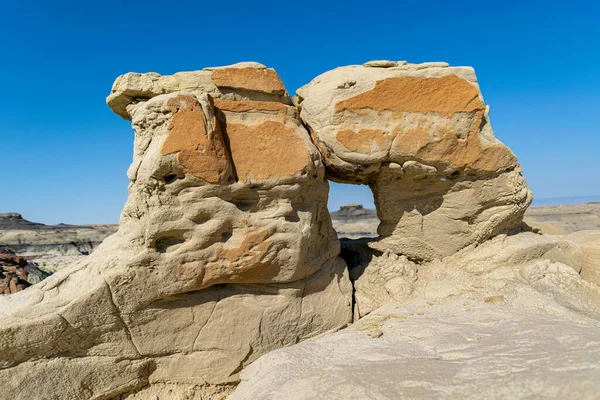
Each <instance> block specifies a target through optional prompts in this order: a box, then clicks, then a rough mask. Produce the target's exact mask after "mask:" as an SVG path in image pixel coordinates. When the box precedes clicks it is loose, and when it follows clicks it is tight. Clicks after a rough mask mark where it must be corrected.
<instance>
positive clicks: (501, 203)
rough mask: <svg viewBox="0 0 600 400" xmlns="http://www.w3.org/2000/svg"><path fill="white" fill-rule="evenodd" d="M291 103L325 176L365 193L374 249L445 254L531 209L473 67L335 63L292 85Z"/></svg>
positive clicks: (498, 229) (410, 254)
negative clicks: (371, 204)
mask: <svg viewBox="0 0 600 400" xmlns="http://www.w3.org/2000/svg"><path fill="white" fill-rule="evenodd" d="M296 102H297V103H298V106H299V107H300V109H301V114H300V115H301V118H302V121H303V122H304V123H305V124H306V125H307V126H308V128H309V130H310V132H311V135H312V137H313V141H314V142H315V143H316V145H317V146H318V148H319V150H320V151H321V153H322V154H323V158H324V161H325V163H326V166H327V173H328V175H329V176H330V177H331V178H332V179H333V180H335V181H338V182H343V183H359V184H367V185H369V186H370V188H371V190H372V191H373V195H374V197H375V204H376V207H377V213H378V216H379V219H380V220H381V224H380V225H379V228H378V233H379V234H380V235H381V236H382V239H381V240H380V241H379V243H378V248H379V249H380V250H382V251H384V250H390V251H393V252H396V253H402V254H404V255H406V256H407V257H409V258H412V259H419V260H431V259H434V258H441V257H444V256H448V255H451V254H453V253H455V252H457V251H459V250H460V249H462V248H464V247H466V246H468V245H471V244H477V243H481V242H483V241H484V240H486V239H488V238H489V237H492V236H494V235H496V234H498V233H500V232H502V231H505V230H508V229H511V228H514V227H516V226H518V225H519V224H520V222H521V220H522V216H523V213H524V212H525V210H526V208H527V207H528V205H529V204H530V203H531V193H530V191H529V189H528V188H527V185H526V183H525V180H524V179H523V177H522V176H521V173H520V172H521V168H520V166H519V164H518V162H517V159H516V157H515V155H514V154H513V153H512V152H511V151H510V149H508V148H507V147H506V146H505V145H503V144H502V143H501V142H499V141H498V140H497V139H496V138H495V137H494V133H493V131H492V128H491V125H490V121H489V115H488V108H487V107H486V106H485V104H484V102H483V97H482V96H481V93H480V91H479V87H478V85H477V80H476V77H475V73H474V71H473V69H472V68H469V67H448V65H447V64H445V63H424V64H416V65H414V64H407V63H403V62H398V63H393V62H382V61H377V62H370V63H367V64H365V66H348V67H341V68H337V69H335V70H332V71H329V72H326V73H324V74H322V75H320V76H318V77H317V78H315V79H314V80H313V81H312V82H310V83H309V84H308V85H306V86H304V87H302V88H300V89H299V90H298V92H297V96H296Z"/></svg>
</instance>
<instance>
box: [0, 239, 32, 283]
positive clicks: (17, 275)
mask: <svg viewBox="0 0 600 400" xmlns="http://www.w3.org/2000/svg"><path fill="white" fill-rule="evenodd" d="M25 266H27V260H26V259H24V258H23V257H19V256H17V255H15V254H12V253H10V252H9V251H7V250H3V249H0V294H11V293H16V292H20V291H21V290H23V289H26V288H27V287H29V286H31V284H30V283H29V282H28V281H27V275H28V274H27V271H25Z"/></svg>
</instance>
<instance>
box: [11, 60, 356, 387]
mask: <svg viewBox="0 0 600 400" xmlns="http://www.w3.org/2000/svg"><path fill="white" fill-rule="evenodd" d="M108 103H109V105H110V106H111V107H112V108H113V110H114V111H115V112H116V113H118V114H119V115H121V116H122V117H124V118H127V119H131V121H132V125H133V128H134V131H135V142H134V158H133V162H132V165H131V167H130V169H129V171H128V176H129V178H130V179H131V184H130V187H129V197H128V200H127V203H126V205H125V207H124V209H123V212H122V215H121V220H120V225H119V231H118V232H117V233H116V234H114V235H112V236H110V237H109V238H107V239H106V240H105V241H104V243H103V244H102V245H101V246H100V247H99V248H98V249H97V250H96V251H95V252H94V253H93V254H92V255H91V256H89V257H88V258H85V259H83V260H80V261H78V262H76V263H75V264H73V265H71V266H69V267H67V268H65V269H63V270H60V271H59V272H57V273H56V274H54V275H53V276H52V277H50V278H49V279H47V280H45V281H44V282H42V283H40V284H39V285H36V286H33V287H31V288H29V289H28V290H26V291H23V292H20V293H17V294H15V295H11V296H9V297H8V298H3V299H0V300H1V301H0V313H1V314H2V318H0V321H1V325H0V326H2V328H1V329H0V368H2V370H1V371H0V377H2V379H6V380H7V381H9V377H10V379H13V380H15V379H20V378H19V377H21V378H22V379H25V376H26V377H27V380H28V381H29V382H36V384H37V387H36V390H37V391H38V392H42V393H53V395H55V396H56V398H70V399H90V398H103V399H109V398H132V399H133V398H149V396H159V395H160V394H164V395H166V394H167V393H180V394H181V395H182V396H183V395H185V396H188V397H189V398H209V396H213V395H214V396H215V397H218V395H219V393H222V394H226V393H228V392H229V391H230V390H231V387H232V385H234V384H235V383H236V382H237V381H238V374H239V372H240V370H241V369H242V368H243V367H244V366H246V365H247V364H249V363H251V362H252V361H253V360H255V359H256V358H257V357H259V356H260V355H262V354H264V353H266V352H268V351H270V350H273V349H276V348H279V347H281V346H286V345H291V344H295V343H297V342H298V341H301V340H303V339H306V338H308V337H311V336H314V335H316V334H319V333H321V332H324V331H327V330H329V329H334V328H337V327H340V326H343V325H344V324H346V323H348V322H349V321H350V320H351V292H352V289H351V285H350V282H349V279H348V275H347V271H346V266H345V263H344V262H343V260H342V259H341V258H339V257H338V253H339V242H338V240H337V238H336V235H335V231H334V230H333V229H332V227H331V221H330V218H329V214H328V212H327V209H326V202H327V194H328V183H327V181H326V179H325V174H324V166H323V163H322V161H321V156H320V154H319V152H318V151H317V149H316V147H315V146H314V145H313V144H312V142H311V140H310V137H309V135H308V133H307V132H306V130H305V129H304V128H303V127H302V125H301V124H300V121H299V119H298V118H297V112H296V109H295V108H294V107H293V106H291V105H290V102H289V98H288V96H287V94H286V92H285V89H284V88H283V85H282V84H281V81H280V80H279V78H278V77H277V75H276V73H275V72H274V71H273V70H270V69H266V68H265V67H263V66H261V65H258V64H255V63H250V64H242V65H236V66H232V67H225V68H216V69H207V70H203V71H198V72H191V73H180V74H176V75H174V76H171V77H162V76H159V75H157V74H144V75H141V74H127V75H124V76H123V77H120V78H119V79H117V81H116V83H115V86H114V88H113V93H112V94H111V96H109V98H108ZM25 332H26V334H25ZM57 371H60V373H59V374H57ZM70 371H72V372H70ZM25 374H26V375H25ZM67 376H68V377H69V378H67ZM7 390H8V392H6V391H5V393H4V395H5V396H8V397H10V398H14V399H21V398H22V399H25V398H29V397H28V396H29V394H28V393H31V391H29V392H27V391H23V390H22V388H20V387H19V386H18V385H8V389H7Z"/></svg>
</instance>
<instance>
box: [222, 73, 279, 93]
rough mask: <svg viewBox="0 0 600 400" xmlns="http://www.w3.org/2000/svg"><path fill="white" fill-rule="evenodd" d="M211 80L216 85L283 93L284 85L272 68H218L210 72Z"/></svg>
mask: <svg viewBox="0 0 600 400" xmlns="http://www.w3.org/2000/svg"><path fill="white" fill-rule="evenodd" d="M212 80H213V82H214V83H215V85H216V86H217V87H228V88H236V89H246V90H252V91H256V92H265V93H274V94H283V93H285V86H283V82H281V79H280V78H279V75H277V72H275V71H274V70H272V69H258V68H253V67H247V68H218V69H215V70H214V71H213V72H212Z"/></svg>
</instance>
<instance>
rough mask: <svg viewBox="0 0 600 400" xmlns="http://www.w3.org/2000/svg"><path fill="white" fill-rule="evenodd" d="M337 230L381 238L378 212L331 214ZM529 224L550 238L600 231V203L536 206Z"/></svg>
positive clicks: (351, 207)
mask: <svg viewBox="0 0 600 400" xmlns="http://www.w3.org/2000/svg"><path fill="white" fill-rule="evenodd" d="M331 220H332V222H333V227H334V229H335V230H336V232H337V233H338V236H339V237H340V238H348V239H359V238H364V237H377V236H378V235H377V227H378V226H379V222H380V221H379V218H377V211H376V210H372V209H368V208H364V207H363V206H362V205H361V204H347V205H344V206H342V207H341V208H340V209H339V210H338V211H334V212H332V213H331ZM523 220H524V221H525V223H526V224H527V225H529V226H530V227H532V228H533V229H535V230H537V231H539V232H540V233H543V234H546V235H565V234H567V233H573V232H578V231H586V230H600V203H586V204H565V205H554V206H532V207H529V208H528V209H527V211H526V212H525V216H524V218H523Z"/></svg>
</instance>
